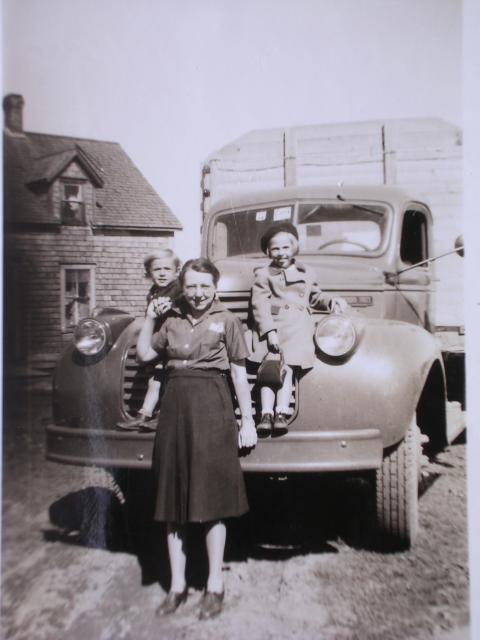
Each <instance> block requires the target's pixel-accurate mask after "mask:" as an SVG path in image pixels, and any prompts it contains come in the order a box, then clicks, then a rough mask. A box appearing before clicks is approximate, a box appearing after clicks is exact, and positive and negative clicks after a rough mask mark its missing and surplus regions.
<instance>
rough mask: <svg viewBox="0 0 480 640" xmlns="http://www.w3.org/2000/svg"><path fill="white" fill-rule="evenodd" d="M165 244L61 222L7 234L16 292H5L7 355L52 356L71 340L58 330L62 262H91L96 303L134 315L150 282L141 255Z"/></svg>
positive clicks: (47, 358) (35, 358) (67, 333)
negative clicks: (57, 228) (50, 229)
mask: <svg viewBox="0 0 480 640" xmlns="http://www.w3.org/2000/svg"><path fill="white" fill-rule="evenodd" d="M169 244H171V242H170V238H168V237H161V236H160V237H159V236H156V237H146V236H103V235H93V234H92V232H91V230H90V229H88V228H86V227H62V229H61V232H60V233H33V232H31V233H14V234H10V235H9V237H8V242H7V247H6V259H7V261H8V262H9V264H10V267H11V272H12V278H11V288H14V289H16V293H15V291H11V295H8V296H7V297H8V299H9V300H11V302H12V306H13V307H17V309H16V313H15V314H14V317H12V319H11V322H10V323H9V327H8V328H7V335H8V333H10V336H9V340H8V341H9V342H10V345H9V347H10V349H9V350H10V351H12V350H13V351H14V354H12V356H13V359H14V360H24V359H25V358H28V360H29V361H30V362H31V363H35V361H37V362H42V361H44V362H48V361H50V360H54V359H55V357H56V356H57V355H58V353H59V352H60V350H61V349H62V347H63V345H64V344H65V343H66V342H68V341H69V340H70V339H71V336H72V331H71V330H68V331H63V332H62V331H61V329H60V326H61V314H62V308H61V290H60V272H61V267H62V265H71V264H82V265H84V264H85V265H91V266H93V267H94V269H95V289H96V300H95V302H96V305H97V306H100V307H116V308H119V309H122V310H124V311H127V312H128V313H131V314H132V315H134V316H136V317H140V316H142V315H143V313H144V311H145V296H146V294H147V291H148V289H149V286H150V285H149V280H147V279H146V278H145V277H144V276H143V258H144V256H145V255H147V254H148V253H151V252H152V251H154V250H156V249H159V248H161V247H164V246H169ZM19 293H20V294H21V301H20V300H18V303H17V304H15V303H14V302H13V297H14V296H15V295H17V296H19ZM7 311H8V310H7ZM12 341H13V343H12ZM22 342H23V344H22Z"/></svg>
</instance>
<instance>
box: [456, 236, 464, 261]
mask: <svg viewBox="0 0 480 640" xmlns="http://www.w3.org/2000/svg"><path fill="white" fill-rule="evenodd" d="M455 251H456V252H457V254H458V255H459V256H460V257H461V258H463V256H464V255H465V249H464V246H463V236H458V238H457V239H456V240H455Z"/></svg>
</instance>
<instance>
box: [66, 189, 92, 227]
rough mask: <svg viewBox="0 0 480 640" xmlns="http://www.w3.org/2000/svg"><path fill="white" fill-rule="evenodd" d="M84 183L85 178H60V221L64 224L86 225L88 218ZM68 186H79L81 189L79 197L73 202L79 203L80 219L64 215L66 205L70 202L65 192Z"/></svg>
mask: <svg viewBox="0 0 480 640" xmlns="http://www.w3.org/2000/svg"><path fill="white" fill-rule="evenodd" d="M84 184H85V181H84V180H76V179H75V178H62V179H61V180H60V221H61V223H62V224H63V225H66V226H72V227H84V226H86V224H87V220H86V209H85V190H84ZM66 187H78V189H79V199H78V200H72V202H76V203H77V204H78V205H79V211H80V214H79V217H80V219H76V218H75V219H72V220H68V219H66V218H65V217H64V206H65V205H66V204H67V203H68V202H69V201H68V200H67V197H66V194H65V189H66Z"/></svg>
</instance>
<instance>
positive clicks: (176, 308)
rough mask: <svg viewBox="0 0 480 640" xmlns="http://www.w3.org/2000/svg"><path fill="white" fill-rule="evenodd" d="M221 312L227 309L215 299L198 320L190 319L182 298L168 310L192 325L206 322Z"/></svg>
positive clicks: (187, 308)
mask: <svg viewBox="0 0 480 640" xmlns="http://www.w3.org/2000/svg"><path fill="white" fill-rule="evenodd" d="M222 311H227V307H226V306H225V305H223V304H222V303H221V302H220V300H218V299H217V298H214V300H213V302H212V304H211V305H210V306H209V307H208V309H207V310H206V311H205V312H204V313H202V315H201V316H199V317H198V318H193V317H192V315H191V314H190V313H189V307H188V305H187V303H186V302H185V300H184V299H183V298H180V300H179V301H178V302H177V303H176V304H174V305H173V306H172V308H171V309H170V312H171V313H173V314H175V315H177V316H181V317H182V318H186V319H187V320H188V321H189V322H190V323H191V324H194V325H196V324H199V323H200V322H203V320H206V319H207V318H209V317H210V316H211V315H213V314H214V313H221V312H222Z"/></svg>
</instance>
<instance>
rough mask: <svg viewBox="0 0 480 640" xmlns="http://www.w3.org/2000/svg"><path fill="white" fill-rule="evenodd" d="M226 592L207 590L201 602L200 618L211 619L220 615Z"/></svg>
mask: <svg viewBox="0 0 480 640" xmlns="http://www.w3.org/2000/svg"><path fill="white" fill-rule="evenodd" d="M224 595H225V592H224V591H222V592H221V593H215V592H214V591H205V594H204V596H203V598H202V600H201V602H200V615H199V616H198V617H199V618H200V620H210V618H214V617H215V616H218V614H219V613H220V612H221V611H222V608H223V597H224Z"/></svg>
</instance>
